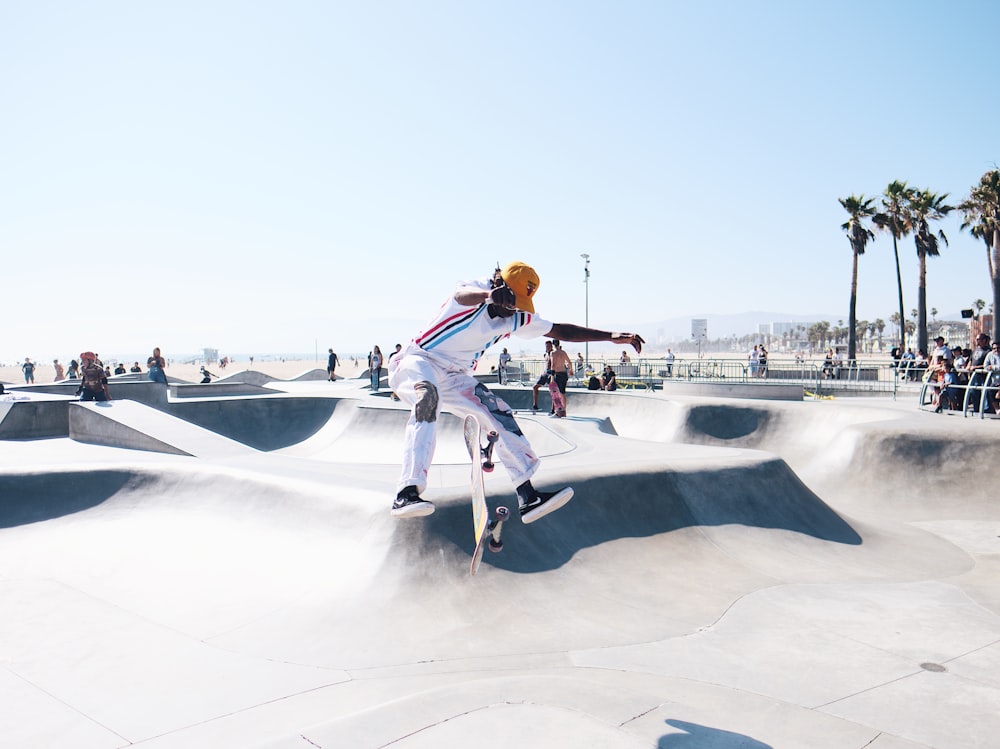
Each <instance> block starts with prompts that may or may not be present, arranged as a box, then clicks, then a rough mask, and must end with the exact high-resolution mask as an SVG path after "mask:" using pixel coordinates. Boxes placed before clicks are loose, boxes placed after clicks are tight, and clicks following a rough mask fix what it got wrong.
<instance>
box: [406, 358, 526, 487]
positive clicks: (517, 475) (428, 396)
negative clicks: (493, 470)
mask: <svg viewBox="0 0 1000 749" xmlns="http://www.w3.org/2000/svg"><path fill="white" fill-rule="evenodd" d="M389 387H390V388H391V389H392V391H393V392H394V393H395V394H396V395H397V396H398V397H399V399H400V401H402V402H403V403H405V404H406V405H408V406H409V407H410V419H409V421H408V422H407V423H406V434H405V438H404V448H403V470H402V474H401V475H400V478H399V486H398V487H397V490H399V489H402V488H404V487H406V486H415V487H417V491H419V492H423V491H424V489H426V488H427V472H428V471H429V470H430V467H431V461H433V459H434V447H435V445H436V444H437V419H438V416H439V415H440V413H441V412H442V411H448V412H449V413H452V414H454V415H456V416H458V417H459V418H460V419H463V420H464V419H465V417H466V416H468V415H469V414H471V415H473V416H475V417H476V418H477V419H479V424H480V426H481V428H482V429H483V430H484V431H487V432H489V431H495V432H497V434H499V435H500V439H499V440H498V441H497V445H496V448H495V453H494V455H495V457H496V458H497V459H499V461H500V462H501V463H503V466H504V468H505V469H506V470H507V473H508V475H509V476H510V479H511V481H512V482H514V486H520V485H521V484H522V483H524V482H525V481H527V480H528V479H530V478H531V477H532V476H533V475H534V474H535V471H537V470H538V463H539V460H538V457H537V456H536V455H535V453H534V452H533V451H532V449H531V445H530V444H528V440H527V439H526V438H525V436H524V435H523V434H522V433H521V430H520V428H519V427H518V426H517V422H516V421H515V420H514V416H513V414H512V413H511V410H510V407H509V406H508V405H507V404H506V403H505V402H504V401H503V400H501V399H500V398H497V397H496V395H495V394H494V393H493V392H492V391H490V390H489V388H487V387H486V386H485V385H483V384H482V383H480V382H479V381H478V380H476V379H475V378H474V377H470V376H469V375H468V374H467V373H466V372H464V371H455V370H452V369H450V368H448V367H446V366H442V365H441V364H438V363H437V362H435V361H433V360H432V359H431V358H430V357H429V356H427V355H425V353H424V352H423V351H422V350H421V349H419V348H414V347H413V346H411V347H410V348H408V349H407V350H406V351H405V352H403V353H402V354H400V355H399V356H394V357H393V358H392V361H391V362H390V363H389Z"/></svg>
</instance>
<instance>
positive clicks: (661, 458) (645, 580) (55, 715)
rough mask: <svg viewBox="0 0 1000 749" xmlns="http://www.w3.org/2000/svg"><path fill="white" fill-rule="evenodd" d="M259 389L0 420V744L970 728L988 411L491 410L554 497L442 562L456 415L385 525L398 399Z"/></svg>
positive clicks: (451, 518) (589, 737)
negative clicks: (45, 418) (34, 423)
mask: <svg viewBox="0 0 1000 749" xmlns="http://www.w3.org/2000/svg"><path fill="white" fill-rule="evenodd" d="M255 384H260V385H261V386H262V387H267V388H268V389H269V390H271V391H273V394H271V395H262V396H259V397H257V396H247V395H233V396H220V397H218V398H212V397H198V398H194V397H192V398H184V399H183V400H184V402H183V404H179V403H174V404H171V402H170V401H171V399H168V401H167V403H166V404H159V405H160V407H159V408H157V407H153V406H151V405H149V404H148V403H140V402H132V401H127V400H115V401H113V402H112V403H111V404H100V405H99V404H77V403H69V404H67V406H66V408H67V410H68V419H69V427H68V433H69V434H70V435H71V436H57V437H51V436H47V435H35V436H32V435H31V434H30V429H29V427H30V424H28V425H27V426H22V427H20V430H21V431H20V432H19V434H20V436H19V437H18V438H16V439H0V612H2V615H0V704H2V705H3V709H2V710H0V737H3V744H4V745H5V746H12V747H55V746H60V747H62V746H65V747H80V748H82V749H89V748H91V747H93V748H94V749H111V748H112V747H126V746H137V747H157V748H164V747H170V748H177V747H213V748H215V747H219V748H226V747H233V748H235V747H268V748H270V749H292V748H298V749H309V748H310V747H323V748H328V747H387V746H392V747H406V748H407V749H413V748H415V747H419V748H423V747H466V746H485V747H511V746H531V747H570V746H572V747H581V746H586V747H615V748H617V747H623V748H625V747H629V748H631V747H666V748H668V749H701V748H703V747H704V748H708V749H736V748H737V747H740V748H743V749H764V748H766V747H781V748H785V747H789V748H798V747H818V748H822V749H843V748H844V747H857V748H858V749H860V748H861V747H873V748H875V749H915V748H916V747H935V748H938V749H951V748H954V749H958V748H961V749H968V748H969V747H992V746H995V745H996V741H997V740H996V736H998V735H1000V616H998V613H1000V585H998V583H1000V507H998V501H1000V500H998V499H997V492H996V489H995V481H993V479H992V478H991V476H990V474H989V471H988V469H989V466H990V465H991V463H992V462H993V460H994V459H995V456H996V454H997V447H998V445H1000V431H998V430H1000V423H997V422H996V421H991V420H986V421H980V420H978V419H963V418H962V417H961V416H960V415H954V416H953V415H937V414H931V413H927V412H923V411H919V410H918V409H917V407H916V403H915V401H913V402H907V401H899V402H893V401H891V400H876V399H870V398H866V399H861V400H857V401H854V400H842V399H838V400H834V401H808V402H786V401H767V400H744V399H739V400H737V399H731V400H728V399H719V398H699V397H681V396H673V395H669V394H662V393H642V394H637V393H571V394H570V398H569V408H570V418H568V419H550V418H548V417H546V416H545V415H544V414H543V415H530V414H523V415H519V417H518V418H519V420H520V422H521V424H522V427H523V429H524V431H525V433H526V434H527V435H528V436H529V437H530V438H531V440H532V443H533V446H534V447H535V449H536V450H537V451H538V453H539V454H540V455H542V456H543V464H542V468H541V470H540V472H539V474H538V476H537V477H536V481H535V483H536V484H538V485H539V486H541V487H543V488H546V487H556V486H558V485H562V484H566V483H569V484H572V485H573V486H574V487H575V489H576V496H575V498H574V500H573V501H572V502H571V503H570V504H568V505H567V506H566V507H565V508H563V509H562V510H560V511H559V512H557V513H555V514H553V515H551V516H549V517H547V518H544V519H542V520H540V521H538V522H537V523H534V524H532V525H528V526H526V525H522V524H521V523H519V522H518V521H517V520H514V521H513V522H511V523H510V525H509V526H508V528H507V531H506V532H505V543H506V546H505V549H504V551H503V552H502V553H500V554H496V555H487V557H486V558H485V559H484V562H483V566H482V567H481V569H480V572H479V575H477V576H476V577H475V578H470V577H469V576H468V563H469V557H470V554H471V551H472V546H473V544H472V530H471V528H472V518H471V511H470V508H469V501H468V481H469V469H468V457H467V454H466V453H465V448H464V445H463V444H462V437H461V426H460V422H459V420H458V419H456V418H455V417H452V416H449V415H446V416H444V417H443V418H442V419H441V422H440V431H439V444H438V452H437V462H436V463H435V466H434V468H433V470H432V473H431V476H430V487H429V489H428V491H427V493H426V495H425V496H426V497H427V498H429V499H432V500H433V501H435V502H436V504H437V508H438V509H437V512H435V513H434V514H433V515H431V516H429V517H426V518H419V519H410V520H395V519H393V518H391V517H390V516H389V513H388V508H389V504H390V502H391V498H392V496H393V493H394V491H393V489H394V484H395V480H396V477H397V474H398V470H399V467H398V462H399V450H400V446H401V444H402V430H403V426H404V424H405V421H406V418H407V413H406V411H405V410H403V409H401V408H400V407H399V405H398V404H396V403H394V402H392V401H391V400H389V399H388V398H387V397H386V396H385V395H384V394H380V395H373V394H370V393H368V392H367V391H366V390H364V389H363V386H362V385H361V384H360V383H359V382H358V381H341V382H336V383H329V382H326V381H325V380H323V381H315V380H309V379H308V378H305V379H300V380H298V381H295V382H267V383H255ZM498 392H500V393H501V394H502V396H503V397H505V398H506V399H507V400H508V401H509V402H510V403H511V405H512V406H515V407H517V408H519V409H523V408H525V407H527V406H530V392H531V391H530V388H508V389H501V390H499V391H498ZM49 397H58V396H49ZM12 402H13V401H12ZM21 402H23V401H17V403H21ZM8 410H10V409H8ZM167 410H170V412H169V413H168V412H167ZM5 420H6V419H4V421H5ZM25 423H27V422H25ZM2 424H3V421H0V425H2ZM25 430H27V433H26V432H25ZM487 494H488V497H489V499H490V502H491V503H493V504H498V503H506V504H512V503H513V501H514V498H513V493H512V490H511V487H510V484H509V481H508V480H507V477H506V475H505V473H504V471H503V469H502V467H501V468H498V469H497V471H495V472H494V473H493V474H491V475H489V477H488V479H487Z"/></svg>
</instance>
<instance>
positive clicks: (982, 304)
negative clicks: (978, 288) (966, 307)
mask: <svg viewBox="0 0 1000 749" xmlns="http://www.w3.org/2000/svg"><path fill="white" fill-rule="evenodd" d="M985 306H986V300H985V299H977V300H976V301H974V302H973V303H972V307H973V309H975V310H976V317H979V314H980V313H981V312H982V311H983V307H985Z"/></svg>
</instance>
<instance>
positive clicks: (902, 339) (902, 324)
mask: <svg viewBox="0 0 1000 749" xmlns="http://www.w3.org/2000/svg"><path fill="white" fill-rule="evenodd" d="M892 251H893V253H894V254H895V255H896V287H897V288H898V289H899V350H900V351H906V313H905V312H903V274H902V273H901V272H900V270H899V244H898V243H897V241H896V231H895V227H894V230H893V232H892Z"/></svg>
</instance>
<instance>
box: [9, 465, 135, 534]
mask: <svg viewBox="0 0 1000 749" xmlns="http://www.w3.org/2000/svg"><path fill="white" fill-rule="evenodd" d="M135 478H136V476H135V474H134V473H132V472H131V471H86V472H82V471H81V472H69V473H38V474H29V475H22V476H0V528H14V527H16V526H19V525H28V524H30V523H40V522H42V521H45V520H52V519H54V518H59V517H63V516H65V515H72V514H73V513H76V512H82V511H84V510H89V509H90V508H92V507H96V506H97V505H99V504H101V503H102V502H104V501H105V500H107V499H108V498H110V497H112V496H114V495H115V494H117V493H118V492H119V491H121V490H122V488H124V487H125V486H126V485H127V484H129V483H130V482H131V481H133V480H134V479H135Z"/></svg>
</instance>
